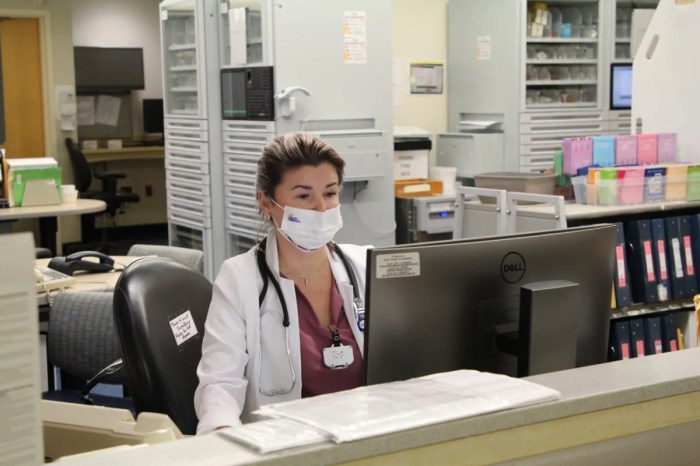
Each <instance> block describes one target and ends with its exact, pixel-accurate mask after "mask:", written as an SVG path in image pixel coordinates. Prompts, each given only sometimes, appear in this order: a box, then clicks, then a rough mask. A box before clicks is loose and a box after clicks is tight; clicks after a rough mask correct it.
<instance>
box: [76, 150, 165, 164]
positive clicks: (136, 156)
mask: <svg viewBox="0 0 700 466" xmlns="http://www.w3.org/2000/svg"><path fill="white" fill-rule="evenodd" d="M83 154H84V155H85V158H86V159H87V161H88V163H98V162H114V161H118V160H146V159H157V160H163V159H165V147H163V146H136V147H122V148H121V149H90V150H83Z"/></svg>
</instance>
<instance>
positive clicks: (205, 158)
mask: <svg viewBox="0 0 700 466" xmlns="http://www.w3.org/2000/svg"><path fill="white" fill-rule="evenodd" d="M207 149H208V148H207ZM165 159H166V160H170V161H173V162H185V163H203V164H208V163H209V151H208V150H207V151H204V152H202V151H199V150H186V149H171V148H167V149H165Z"/></svg>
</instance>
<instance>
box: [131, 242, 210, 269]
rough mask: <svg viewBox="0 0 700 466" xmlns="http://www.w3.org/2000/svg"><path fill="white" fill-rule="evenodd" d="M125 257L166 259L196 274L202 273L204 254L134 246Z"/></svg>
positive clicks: (186, 250) (201, 252)
mask: <svg viewBox="0 0 700 466" xmlns="http://www.w3.org/2000/svg"><path fill="white" fill-rule="evenodd" d="M126 255H127V256H158V257H167V258H170V259H173V260H175V261H176V262H179V263H180V264H182V265H185V266H187V267H189V268H191V269H192V270H196V271H198V272H203V271H204V252H203V251H199V250H197V249H187V248H180V247H177V246H163V245H159V244H134V245H133V246H131V247H130V248H129V252H127V253H126Z"/></svg>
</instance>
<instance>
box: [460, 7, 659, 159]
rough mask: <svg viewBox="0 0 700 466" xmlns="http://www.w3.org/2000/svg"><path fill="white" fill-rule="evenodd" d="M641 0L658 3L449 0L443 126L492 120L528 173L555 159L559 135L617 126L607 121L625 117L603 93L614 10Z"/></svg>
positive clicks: (617, 40) (614, 47)
mask: <svg viewBox="0 0 700 466" xmlns="http://www.w3.org/2000/svg"><path fill="white" fill-rule="evenodd" d="M637 3H644V5H645V7H649V6H650V4H652V3H655V2H631V1H623V0H615V1H612V0H611V1H608V0H577V1H573V0H553V1H530V0H450V1H449V3H448V60H449V61H450V63H451V66H450V67H449V69H448V77H447V79H448V87H449V89H450V99H449V101H448V131H450V132H459V131H460V127H461V126H463V124H464V122H469V121H480V120H490V121H497V122H499V123H501V125H502V129H503V131H504V140H505V144H504V150H505V156H506V158H505V169H506V170H521V171H533V172H537V171H543V170H546V169H549V168H552V167H553V156H554V152H555V151H556V150H558V149H560V148H561V143H562V140H563V138H565V137H588V136H600V135H608V134H620V127H619V126H615V125H611V120H614V121H615V122H616V123H619V120H620V119H623V118H624V117H625V115H624V114H623V115H620V114H617V113H615V114H613V113H611V112H610V106H609V97H608V91H609V84H608V81H609V77H610V64H611V63H612V62H613V61H614V60H616V55H615V53H616V51H617V52H620V48H619V46H620V44H621V43H622V42H621V41H622V40H623V39H624V38H622V37H619V36H616V34H617V33H618V32H620V33H624V31H622V29H623V28H622V26H621V27H620V28H618V27H617V18H616V17H622V16H624V15H625V12H626V11H627V10H628V9H629V10H634V9H635V8H638V7H639V5H637ZM651 6H652V7H653V4H652V5H651ZM620 54H621V52H620ZM628 118H629V116H628ZM626 132H627V133H629V130H628V131H626Z"/></svg>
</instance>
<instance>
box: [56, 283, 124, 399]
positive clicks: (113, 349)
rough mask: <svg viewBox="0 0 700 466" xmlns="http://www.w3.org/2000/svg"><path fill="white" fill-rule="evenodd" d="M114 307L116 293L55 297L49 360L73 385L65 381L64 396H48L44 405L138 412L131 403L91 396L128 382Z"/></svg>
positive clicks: (63, 294) (92, 292) (60, 294)
mask: <svg viewBox="0 0 700 466" xmlns="http://www.w3.org/2000/svg"><path fill="white" fill-rule="evenodd" d="M112 301H113V296H112V293H110V292H99V291H84V292H71V293H59V294H58V295H56V296H55V297H54V303H53V306H52V307H51V318H50V319H49V327H48V336H47V353H48V358H49V361H50V362H51V364H53V365H54V366H56V367H58V368H59V369H61V373H62V375H63V376H64V378H70V379H71V380H62V381H61V382H62V387H61V389H60V390H52V391H48V392H44V393H43V394H42V397H43V399H45V400H52V401H63V402H69V403H82V404H95V405H99V406H109V407H113V408H125V409H129V410H131V411H132V412H133V411H134V404H133V402H132V400H131V399H130V398H124V397H119V396H109V395H100V394H94V393H91V392H92V389H93V388H94V387H95V386H96V385H97V384H98V383H110V384H121V385H123V384H124V383H125V382H126V375H125V371H124V369H123V364H122V362H121V348H120V346H119V340H118V337H117V331H116V329H115V326H114V313H113V311H112ZM66 375H67V376H68V377H65V376H66ZM71 382H72V384H71ZM70 385H73V387H71V386H70Z"/></svg>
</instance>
